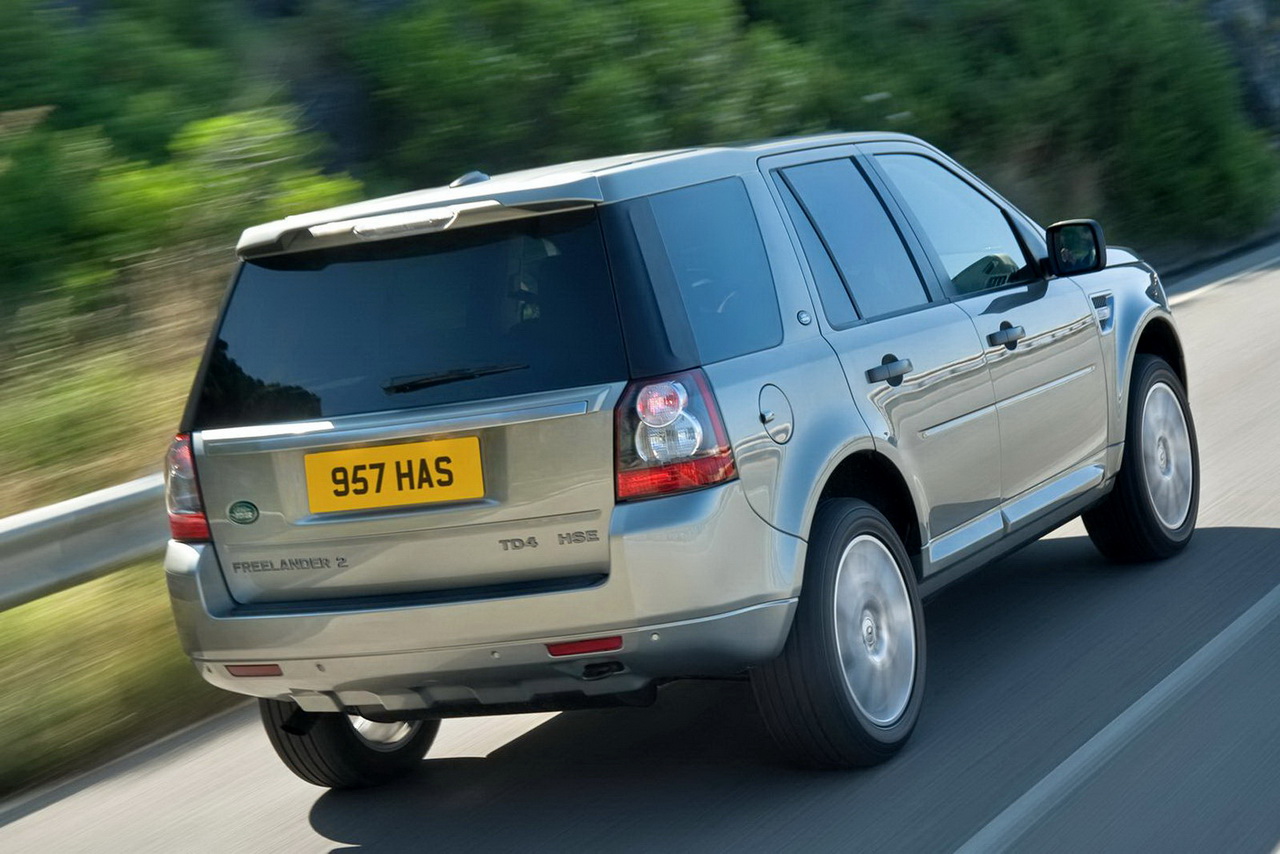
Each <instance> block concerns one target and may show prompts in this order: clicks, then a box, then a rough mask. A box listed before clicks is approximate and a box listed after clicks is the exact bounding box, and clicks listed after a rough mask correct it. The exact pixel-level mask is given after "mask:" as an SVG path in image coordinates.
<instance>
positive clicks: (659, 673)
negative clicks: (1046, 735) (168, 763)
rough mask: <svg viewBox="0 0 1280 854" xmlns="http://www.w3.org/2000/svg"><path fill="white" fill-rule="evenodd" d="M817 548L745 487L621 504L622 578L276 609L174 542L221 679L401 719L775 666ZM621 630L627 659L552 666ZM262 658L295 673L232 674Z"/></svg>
mask: <svg viewBox="0 0 1280 854" xmlns="http://www.w3.org/2000/svg"><path fill="white" fill-rule="evenodd" d="M804 547H805V544H804V542H803V541H802V540H800V539H798V538H796V537H793V536H791V535H788V534H784V533H781V532H779V531H777V530H775V529H773V528H771V527H769V526H768V525H767V524H765V523H764V522H763V521H761V520H760V518H759V517H758V516H757V515H756V514H755V513H754V512H753V511H752V510H751V509H750V507H749V506H748V505H747V502H746V499H745V496H744V495H743V492H742V486H741V484H740V483H738V482H736V481H735V482H732V483H729V484H725V485H724V486H721V487H717V488H714V489H708V490H703V491H700V492H695V493H690V494H687V495H681V496H672V497H669V498H662V499H656V500H652V501H645V502H636V503H634V504H622V505H619V506H618V507H616V508H615V509H614V511H613V513H612V518H611V521H610V567H609V574H608V575H607V576H606V577H605V578H604V580H603V581H601V582H600V583H597V584H594V585H592V586H589V587H586V588H584V589H574V590H564V591H558V592H540V593H534V594H532V595H511V596H503V597H498V598H489V599H484V600H481V601H466V600H464V601H450V602H443V603H436V604H410V605H403V606H397V605H396V604H394V603H381V604H382V605H385V607H376V608H371V607H368V606H367V605H365V604H360V603H353V607H352V608H351V609H350V610H343V609H342V607H341V603H338V604H337V605H336V606H335V603H331V602H330V603H319V602H317V603H305V602H303V603H295V604H292V605H289V606H287V607H285V608H282V609H278V610H275V611H273V612H271V613H268V614H264V613H255V612H254V611H253V609H252V608H248V609H246V608H242V607H240V606H238V605H237V603H236V602H235V601H234V600H232V599H231V596H230V594H229V592H228V591H227V587H226V584H225V582H224V581H223V579H222V572H221V568H220V567H219V566H218V562H217V557H216V555H215V554H214V550H213V549H212V548H210V547H208V546H199V545H197V546H192V545H187V544H182V543H170V545H169V550H168V553H167V555H166V558H165V571H166V577H167V580H168V585H169V591H170V597H171V600H172V603H173V609H174V615H175V618H176V621H177V625H178V630H179V636H180V638H181V640H182V643H183V646H184V648H185V649H186V650H187V653H188V654H189V655H190V656H191V657H192V659H193V661H195V663H196V664H197V666H198V667H199V668H200V670H201V673H202V674H203V676H204V678H205V679H206V680H208V681H209V682H211V683H213V684H215V685H217V686H219V687H222V688H226V689H228V690H231V691H235V692H238V693H242V694H249V695H253V696H261V697H293V698H294V699H296V700H297V701H298V702H299V703H300V704H301V705H303V707H304V708H308V709H312V710H315V711H321V710H330V711H332V710H336V709H338V708H341V707H343V706H364V707H373V708H377V707H382V708H386V709H387V710H388V711H400V710H411V709H424V708H427V709H429V708H431V707H433V706H436V705H444V704H447V705H453V704H467V703H476V702H480V703H485V704H490V703H494V704H507V703H524V702H529V701H531V700H533V699H535V698H537V697H542V696H547V695H552V694H558V693H565V692H572V693H580V694H585V695H587V696H592V695H604V694H611V693H620V692H626V691H631V690H635V689H637V688H640V687H643V686H644V685H645V684H647V683H648V682H650V681H652V680H653V679H657V678H663V677H674V676H702V675H716V674H722V673H729V672H734V671H737V670H741V669H742V668H743V667H746V666H749V665H752V664H756V663H759V662H762V661H766V660H768V659H769V658H772V657H773V656H775V655H777V654H778V652H779V651H780V650H781V648H782V644H783V642H784V641H785V639H786V635H787V632H788V631H789V629H790V624H791V616H792V614H793V612H794V608H795V599H796V597H797V596H798V594H799V587H800V580H801V568H802V566H803V561H804ZM405 601H412V600H405ZM615 635H618V636H621V637H622V639H623V645H622V648H621V649H620V650H618V651H615V652H606V653H593V654H587V655H579V656H570V657H563V658H552V657H551V656H550V654H549V653H548V652H547V648H546V644H548V643H555V642H560V641H569V640H575V639H580V638H590V637H600V636H615ZM605 661H608V662H616V664H615V665H614V669H617V668H618V667H619V666H620V668H621V669H620V670H619V671H618V672H616V673H614V674H613V675H609V676H607V677H606V678H602V679H590V678H587V676H588V675H589V674H584V667H585V665H587V664H589V663H592V662H605ZM251 663H273V664H279V665H280V667H281V670H282V675H281V676H278V677H233V676H231V675H229V673H228V672H227V670H226V665H228V664H251Z"/></svg>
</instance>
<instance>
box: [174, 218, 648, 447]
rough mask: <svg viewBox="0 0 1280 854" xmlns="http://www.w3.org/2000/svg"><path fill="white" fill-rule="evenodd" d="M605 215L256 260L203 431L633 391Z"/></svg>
mask: <svg viewBox="0 0 1280 854" xmlns="http://www.w3.org/2000/svg"><path fill="white" fill-rule="evenodd" d="M627 375H628V370H627V360H626V355H625V352H624V349H623V343H622V332H621V330H620V327H619V322H618V310H617V306H616V304H615V301H614V294H613V287H612V283H611V280H610V275H609V266H608V263H607V261H606V257H605V251H604V243H603V239H602V237H601V231H600V226H599V224H598V222H597V220H596V215H595V213H594V212H592V211H582V212H575V213H568V214H557V215H554V216H544V217H532V218H527V219H520V220H514V221H509V222H503V223H498V224H494V225H487V226H478V227H474V228H466V229H461V230H459V231H456V232H445V233H442V234H433V235H427V236H423V237H415V238H402V239H397V240H388V241H380V242H375V243H367V244H357V245H351V246H342V247H337V248H333V249H325V250H319V251H314V252H308V253H299V254H295V255H284V256H276V257H275V258H268V259H259V260H255V261H251V262H247V263H245V264H244V265H243V267H242V268H241V271H240V275H239V278H238V280H237V281H236V283H235V287H234V290H233V292H232V296H231V299H230V301H229V302H228V304H227V308H226V310H225V313H224V315H223V319H222V322H221V325H220V327H219V329H218V333H217V338H216V340H215V341H214V344H213V350H212V352H211V354H210V356H209V358H208V360H207V364H206V366H205V373H204V377H203V381H202V383H201V386H200V393H199V399H198V402H197V404H196V407H195V410H194V413H193V414H194V417H193V419H192V424H191V425H190V428H191V429H204V428H212V427H237V426H246V425H252V424H265V423H271V422H277V421H294V420H304V419H311V418H327V417H331V416H338V415H348V414H352V413H360V412H377V411H382V410H391V409H406V408H410V407H418V406H429V405H433V404H441V403H456V402H462V401H469V400H478V399H485V398H493V397H504V396H507V395H514V394H524V393H529V392H537V391H549V390H552V389H560V388H571V387H574V386H580V385H590V384H594V383H605V382H614V381H618V380H623V379H626V378H627Z"/></svg>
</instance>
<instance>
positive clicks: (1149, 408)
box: [1142, 382, 1195, 531]
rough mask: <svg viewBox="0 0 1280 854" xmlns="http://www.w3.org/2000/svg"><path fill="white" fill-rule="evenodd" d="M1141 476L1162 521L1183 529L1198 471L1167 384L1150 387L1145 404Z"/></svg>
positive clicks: (1183, 420)
mask: <svg viewBox="0 0 1280 854" xmlns="http://www.w3.org/2000/svg"><path fill="white" fill-rule="evenodd" d="M1142 475H1143V477H1142V479H1143V481H1144V482H1145V483H1146V485H1147V495H1148V497H1149V498H1150V499H1151V508H1152V509H1153V510H1154V511H1155V514H1156V516H1157V517H1158V518H1159V519H1160V524H1161V525H1164V527H1165V528H1167V529H1168V530H1170V531H1174V530H1177V529H1178V528H1180V527H1181V526H1182V523H1183V522H1185V521H1186V520H1187V514H1188V513H1190V512H1191V492H1192V490H1193V488H1194V485H1195V472H1194V471H1193V467H1192V459H1191V432H1190V431H1189V430H1188V429H1187V419H1186V416H1184V415H1183V413H1182V404H1181V402H1180V401H1179V400H1178V396H1177V395H1176V394H1174V391H1173V389H1172V388H1170V386H1169V384H1168V383H1163V382H1158V383H1156V384H1155V385H1153V386H1151V388H1150V390H1149V391H1147V399H1146V401H1145V402H1144V403H1143V405H1142Z"/></svg>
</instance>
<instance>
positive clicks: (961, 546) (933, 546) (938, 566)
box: [925, 508, 1005, 575]
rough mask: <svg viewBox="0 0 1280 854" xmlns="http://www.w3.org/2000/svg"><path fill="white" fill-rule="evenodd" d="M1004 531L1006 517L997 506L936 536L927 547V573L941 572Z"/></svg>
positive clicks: (998, 536)
mask: <svg viewBox="0 0 1280 854" xmlns="http://www.w3.org/2000/svg"><path fill="white" fill-rule="evenodd" d="M1004 531H1005V528H1004V518H1003V516H1002V514H1001V512H1000V510H999V508H997V509H995V510H991V511H989V512H987V513H984V514H983V515H981V516H979V517H978V518H977V519H974V520H973V521H971V522H966V523H964V524H963V525H961V526H960V527H959V528H955V529H953V530H951V531H949V532H948V533H946V534H943V535H942V536H941V537H936V538H935V539H933V540H932V541H931V542H930V543H929V544H928V545H927V546H926V547H925V548H926V549H927V550H928V552H929V569H928V571H927V572H926V573H925V575H933V574H934V573H936V572H940V571H941V570H943V569H946V567H947V565H949V564H951V563H953V562H955V561H956V560H957V559H959V558H962V557H965V556H967V555H970V554H972V553H973V552H976V551H977V550H978V549H980V548H982V547H984V546H987V545H990V544H991V543H994V542H995V541H996V540H998V539H1000V537H1002V536H1003V535H1004Z"/></svg>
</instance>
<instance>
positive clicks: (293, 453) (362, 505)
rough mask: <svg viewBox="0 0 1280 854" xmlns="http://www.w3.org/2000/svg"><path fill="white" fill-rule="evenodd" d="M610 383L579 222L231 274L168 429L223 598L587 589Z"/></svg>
mask: <svg viewBox="0 0 1280 854" xmlns="http://www.w3.org/2000/svg"><path fill="white" fill-rule="evenodd" d="M627 376H628V366H627V358H626V354H625V352H624V347H623V335H622V330H621V328H620V323H619V315H618V309H617V305H616V302H615V296H614V288H613V284H612V280H611V277H610V271H609V264H608V261H607V259H606V254H605V247H604V240H603V237H602V232H601V226H600V223H599V221H598V216H597V212H596V209H594V208H588V209H584V210H577V211H572V212H568V213H556V214H551V215H542V216H527V217H524V218H521V219H515V220H508V221H501V222H496V223H490V224H484V225H477V226H474V227H470V228H462V229H457V230H450V231H441V232H438V233H433V234H426V235H419V236H412V237H400V238H396V239H391V240H379V241H376V242H370V243H355V244H347V245H336V246H330V247H328V248H320V249H312V250H310V251H305V252H297V253H292V254H282V255H275V256H272V257H267V258H258V259H250V260H249V261H246V262H245V263H244V264H243V265H242V267H241V270H240V273H239V276H238V279H237V281H236V283H235V285H234V287H233V290H232V293H231V296H230V298H229V300H228V302H227V305H226V308H225V309H224V312H223V316H222V318H221V320H220V322H219V326H218V329H217V332H216V336H215V338H214V340H213V342H212V344H211V347H210V350H209V353H208V355H207V357H206V359H205V364H204V366H203V367H202V369H201V376H200V379H199V380H198V381H197V389H196V392H195V395H194V397H193V402H192V406H191V408H190V410H189V413H188V417H187V419H186V420H187V425H186V426H187V429H188V430H189V431H190V432H191V433H192V434H193V447H194V452H195V463H196V469H197V472H198V475H199V480H200V489H201V491H202V493H203V497H204V504H205V507H206V509H207V512H208V515H209V522H210V527H211V531H212V537H213V542H214V546H215V548H216V550H217V554H218V558H219V561H220V563H221V566H222V569H223V573H224V576H225V578H226V581H227V585H228V587H229V588H230V591H231V594H232V596H233V597H234V598H235V599H236V600H237V601H239V602H241V603H246V604H249V603H273V602H274V603H280V602H290V601H302V600H313V599H344V598H362V597H371V596H392V595H394V596H403V595H405V594H430V595H440V594H442V593H443V592H445V591H455V592H457V593H458V594H459V595H464V596H470V595H483V594H484V593H485V592H486V591H495V592H498V593H502V592H506V591H512V592H514V591H521V590H527V591H530V592H532V591H535V590H538V589H558V588H563V587H566V586H573V585H578V584H582V585H587V584H592V583H596V582H598V581H599V580H601V579H602V578H603V576H605V575H607V573H608V543H607V540H608V537H607V532H608V528H609V514H610V511H611V509H612V507H613V503H614V453H613V413H612V407H613V405H614V403H615V401H616V400H617V398H618V395H619V394H620V393H621V391H622V389H623V387H624V386H625V384H626V381H627Z"/></svg>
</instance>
